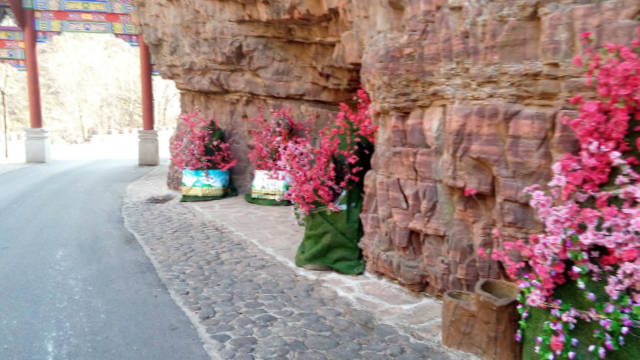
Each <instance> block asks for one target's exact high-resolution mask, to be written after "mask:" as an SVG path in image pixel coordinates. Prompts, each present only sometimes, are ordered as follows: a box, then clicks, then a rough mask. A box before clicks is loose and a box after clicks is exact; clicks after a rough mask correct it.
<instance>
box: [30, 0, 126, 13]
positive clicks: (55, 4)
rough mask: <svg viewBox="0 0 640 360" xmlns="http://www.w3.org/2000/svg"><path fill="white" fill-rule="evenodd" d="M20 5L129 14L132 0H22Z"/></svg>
mask: <svg viewBox="0 0 640 360" xmlns="http://www.w3.org/2000/svg"><path fill="white" fill-rule="evenodd" d="M22 7H24V8H25V9H32V10H60V11H84V12H99V13H112V14H130V13H132V12H133V11H134V10H135V6H134V5H133V0H22Z"/></svg>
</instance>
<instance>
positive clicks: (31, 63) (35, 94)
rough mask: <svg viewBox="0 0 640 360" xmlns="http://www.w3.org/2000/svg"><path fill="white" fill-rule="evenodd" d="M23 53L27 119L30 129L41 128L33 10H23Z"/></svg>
mask: <svg viewBox="0 0 640 360" xmlns="http://www.w3.org/2000/svg"><path fill="white" fill-rule="evenodd" d="M24 15H25V17H24V18H25V24H24V53H25V62H26V68H27V86H28V89H29V120H30V125H31V128H32V129H36V128H42V108H41V106H40V80H39V79H38V54H37V52H36V31H35V29H34V27H33V26H34V25H33V10H26V9H25V10H24Z"/></svg>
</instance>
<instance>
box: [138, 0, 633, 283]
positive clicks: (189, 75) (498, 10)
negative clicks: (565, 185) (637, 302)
mask: <svg viewBox="0 0 640 360" xmlns="http://www.w3.org/2000/svg"><path fill="white" fill-rule="evenodd" d="M137 5H138V18H139V20H140V22H141V24H142V29H143V32H144V37H145V39H146V41H147V42H148V43H149V45H150V47H151V50H152V53H153V56H154V58H155V59H156V62H157V64H158V65H157V66H158V69H159V71H160V73H161V74H162V75H163V76H164V77H167V78H171V79H173V80H175V81H176V84H177V86H178V87H179V88H180V89H181V90H182V105H183V110H184V111H190V110H192V109H193V108H194V107H196V106H197V107H199V108H201V109H202V110H203V111H204V113H205V114H208V115H211V114H215V116H216V117H217V118H219V119H220V120H221V122H222V124H223V126H225V127H227V128H229V129H232V130H233V132H234V138H235V139H236V141H237V142H236V144H235V145H234V152H235V153H236V155H237V156H238V157H239V159H240V160H241V161H240V164H239V166H238V167H237V168H236V169H235V170H234V174H233V175H234V180H235V182H236V183H237V184H238V185H240V188H241V190H246V188H247V186H248V182H249V177H250V175H249V171H248V170H249V164H248V161H247V159H246V153H247V151H248V145H249V144H248V139H247V129H248V127H249V126H250V125H248V124H247V119H248V118H249V117H252V116H254V115H255V114H256V113H257V111H258V109H259V108H260V107H264V108H271V107H279V106H291V108H292V109H293V111H294V113H296V114H298V117H299V118H306V117H308V116H311V117H313V118H315V119H316V126H318V127H319V126H321V125H323V124H326V123H327V121H328V120H329V119H330V117H331V116H332V114H333V113H334V112H335V110H336V105H337V104H338V103H339V102H340V101H344V100H349V99H350V98H351V96H352V95H353V92H354V90H355V89H356V88H357V87H358V86H359V85H360V84H362V85H363V86H364V88H365V89H366V90H367V91H368V92H369V94H370V95H371V98H372V100H373V104H374V108H375V109H376V110H377V111H378V114H377V115H376V121H377V123H378V125H379V126H380V132H379V135H378V142H377V148H376V153H375V156H374V163H373V170H372V171H371V172H369V173H368V174H367V177H366V189H365V192H366V199H365V208H364V212H363V214H362V220H363V224H364V226H365V237H364V238H363V240H362V241H361V247H362V249H363V251H364V254H365V256H366V258H367V268H368V270H369V271H372V272H376V273H381V274H384V275H386V276H388V277H390V278H393V279H396V280H398V281H400V282H402V283H404V284H405V285H407V286H409V287H411V288H413V289H415V290H418V291H427V292H429V293H432V294H441V293H442V292H443V291H445V290H447V289H470V288H471V287H472V286H473V284H474V283H475V282H476V281H477V280H478V279H479V278H486V277H499V276H500V269H499V267H498V265H497V264H495V263H492V262H489V261H486V260H481V259H478V258H477V256H476V253H477V250H478V248H480V247H492V246H494V245H496V244H494V243H493V240H492V239H491V236H490V233H491V231H492V230H493V229H500V230H501V232H502V233H503V234H504V235H505V236H506V237H507V238H516V237H521V236H524V235H526V234H528V233H530V232H534V231H537V230H539V225H538V224H537V222H536V221H535V219H534V216H533V213H532V210H531V209H530V208H529V207H528V206H527V204H526V199H525V198H524V197H523V195H522V189H523V188H525V187H526V186H529V185H531V184H534V183H544V182H546V180H547V179H548V178H549V167H550V164H551V162H552V161H553V159H555V158H557V157H558V156H559V155H560V154H562V153H564V152H566V151H572V150H574V149H575V146H576V144H575V141H574V139H573V138H572V135H571V132H570V130H569V129H567V127H566V126H564V125H563V124H562V123H561V121H560V119H562V117H563V116H571V115H573V114H574V110H575V109H573V108H571V107H569V106H568V104H567V103H566V99H568V98H569V97H571V96H573V95H574V94H576V93H578V92H584V91H588V89H586V88H585V87H584V85H583V83H584V79H583V78H581V72H580V70H579V69H576V68H575V67H573V65H572V64H571V60H572V58H573V57H574V56H575V55H576V54H578V53H579V52H580V50H581V42H580V33H581V32H583V31H587V30H588V31H592V32H593V33H594V35H595V37H596V39H597V42H598V43H604V42H606V41H615V42H628V41H629V39H630V38H631V37H632V36H633V34H634V33H635V28H636V27H637V26H638V25H640V22H639V21H638V20H639V13H640V3H639V2H638V1H637V0H603V1H598V2H594V1H586V0H557V1H550V0H493V1H489V0H367V1H362V0H282V1H263V0H226V1H221V0H182V1H176V0H168V1H167V0H146V1H144V0H138V1H137ZM466 187H471V188H474V189H476V190H477V191H478V194H477V195H475V196H473V197H465V196H464V195H463V191H464V189H465V188H466Z"/></svg>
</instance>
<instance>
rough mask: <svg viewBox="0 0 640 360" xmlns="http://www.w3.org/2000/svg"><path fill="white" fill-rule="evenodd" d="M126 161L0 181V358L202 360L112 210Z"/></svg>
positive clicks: (127, 177) (133, 170)
mask: <svg viewBox="0 0 640 360" xmlns="http://www.w3.org/2000/svg"><path fill="white" fill-rule="evenodd" d="M147 171H148V169H144V168H139V167H137V166H136V164H135V160H100V161H93V162H90V161H75V162H54V163H51V164H45V165H34V166H30V167H25V168H21V169H18V170H14V171H11V172H7V173H4V174H0V359H3V360H13V359H18V360H31V359H33V360H40V359H43V360H49V359H51V360H56V359H64V360H67V359H70V360H71V359H73V360H76V359H83V360H93V359H96V360H98V359H110V360H111V359H118V360H124V359H135V360H145V359H153V360H157V359H181V360H182V359H188V360H191V359H194V360H197V359H207V358H208V356H207V355H206V353H205V351H204V349H203V347H202V344H201V342H200V340H199V338H198V335H197V333H196V330H195V329H194V328H193V326H192V325H191V323H190V322H189V320H188V319H187V317H186V316H185V315H184V313H183V312H182V311H181V310H180V309H179V308H178V307H177V306H176V305H175V303H174V302H173V301H172V299H171V298H170V296H169V294H168V292H167V290H166V288H165V287H164V286H163V285H162V283H161V282H160V280H159V278H158V277H157V275H156V273H155V271H154V268H153V266H152V265H151V263H150V262H149V261H148V259H147V258H146V256H145V254H144V252H143V250H142V249H141V248H140V246H139V245H138V243H137V242H136V240H135V238H134V237H133V236H132V235H131V234H130V233H129V232H127V230H126V229H125V228H124V225H123V221H122V217H121V213H120V209H121V203H122V197H123V196H124V193H125V188H126V185H127V184H128V183H129V182H131V181H133V180H134V179H136V178H138V177H140V176H141V175H143V174H145V173H146V172H147Z"/></svg>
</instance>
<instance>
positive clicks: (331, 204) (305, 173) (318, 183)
mask: <svg viewBox="0 0 640 360" xmlns="http://www.w3.org/2000/svg"><path fill="white" fill-rule="evenodd" d="M356 100H357V109H356V110H355V111H353V110H352V109H351V108H350V107H349V106H348V105H346V104H344V103H342V104H340V111H339V113H338V114H337V116H336V119H335V122H334V124H332V125H331V126H328V127H326V128H324V129H323V130H321V131H320V134H319V141H318V146H313V145H312V144H311V141H310V140H309V138H305V137H302V138H299V139H298V140H297V141H293V142H289V143H288V144H287V145H286V146H283V148H282V160H281V161H280V164H281V166H282V168H283V169H285V170H286V171H287V173H288V174H289V177H290V181H291V187H290V188H289V190H288V191H287V192H286V193H285V199H287V200H289V201H291V202H293V203H294V204H295V209H296V211H297V214H299V215H301V218H303V219H304V224H305V234H304V238H303V241H302V243H301V244H300V247H299V248H298V252H297V254H296V264H297V265H298V266H302V267H309V268H316V269H317V268H325V267H328V268H331V269H334V270H337V271H339V272H342V273H346V274H360V273H362V272H363V271H364V262H363V259H362V253H361V251H360V249H359V248H358V242H359V241H360V238H361V236H362V225H361V223H360V210H361V208H362V193H363V183H364V175H365V173H366V172H367V171H368V170H369V169H370V160H371V156H372V155H373V150H374V143H375V134H376V130H377V126H374V125H373V121H372V117H371V115H372V114H371V113H372V111H371V109H370V105H371V102H370V100H369V96H368V95H367V93H366V92H365V91H364V90H359V91H358V92H357V96H356Z"/></svg>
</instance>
